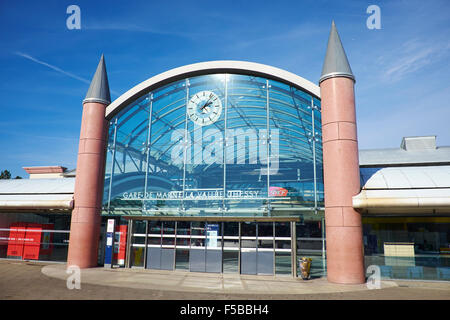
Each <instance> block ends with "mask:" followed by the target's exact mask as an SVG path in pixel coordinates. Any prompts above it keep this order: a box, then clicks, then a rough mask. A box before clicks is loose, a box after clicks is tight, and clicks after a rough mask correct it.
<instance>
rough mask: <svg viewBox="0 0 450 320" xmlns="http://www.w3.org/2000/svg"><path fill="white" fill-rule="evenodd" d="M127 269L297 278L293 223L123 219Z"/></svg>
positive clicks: (283, 220)
mask: <svg viewBox="0 0 450 320" xmlns="http://www.w3.org/2000/svg"><path fill="white" fill-rule="evenodd" d="M126 218H127V219H128V220H129V223H128V239H129V240H128V241H127V243H128V248H127V249H128V250H127V259H126V260H127V261H126V266H127V267H131V268H144V269H156V270H184V271H191V272H213V273H237V274H252V275H291V276H293V275H295V274H296V263H295V261H296V251H297V250H296V241H295V222H296V221H298V220H299V219H298V218H296V217H288V218H285V217H283V218H258V219H255V218H253V217H252V218H239V219H237V218H227V219H224V218H222V219H218V218H213V219H212V218H206V217H198V218H197V217H177V218H175V219H174V218H171V219H169V217H165V218H161V217H142V216H140V217H126Z"/></svg>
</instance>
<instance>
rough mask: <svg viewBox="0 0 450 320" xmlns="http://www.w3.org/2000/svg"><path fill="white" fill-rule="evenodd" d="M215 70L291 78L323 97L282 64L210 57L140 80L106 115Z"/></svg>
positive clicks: (290, 81) (299, 85)
mask: <svg viewBox="0 0 450 320" xmlns="http://www.w3.org/2000/svg"><path fill="white" fill-rule="evenodd" d="M212 73H240V74H248V75H255V76H261V77H265V78H269V79H274V80H278V81H282V82H287V83H288V84H292V85H294V86H295V87H299V88H301V89H303V90H305V91H307V92H308V93H310V94H312V95H314V96H316V97H317V98H320V88H319V86H317V85H316V84H314V83H312V82H311V81H308V80H306V79H304V78H302V77H300V76H298V75H296V74H293V73H291V72H288V71H285V70H282V69H279V68H275V67H271V66H268V65H265V64H260V63H255V62H248V61H234V60H221V61H207V62H200V63H194V64H189V65H185V66H182V67H178V68H175V69H171V70H169V71H166V72H163V73H160V74H158V75H156V76H154V77H151V78H149V79H147V80H145V81H143V82H141V83H139V84H138V85H136V86H134V87H133V88H131V89H130V90H128V91H127V92H125V93H124V94H122V95H121V96H120V97H118V98H117V99H116V100H114V101H113V102H112V103H111V104H110V105H109V106H108V107H107V108H106V112H105V117H106V118H107V119H111V118H112V117H113V116H114V115H115V114H116V113H118V112H119V111H120V110H122V108H124V107H125V106H127V105H128V103H130V102H131V101H133V100H134V99H136V98H138V97H140V96H142V95H143V94H145V93H147V92H150V91H152V90H154V89H156V88H158V87H160V86H163V85H165V84H168V83H171V82H173V81H176V80H179V79H183V78H187V77H191V76H198V75H204V74H212Z"/></svg>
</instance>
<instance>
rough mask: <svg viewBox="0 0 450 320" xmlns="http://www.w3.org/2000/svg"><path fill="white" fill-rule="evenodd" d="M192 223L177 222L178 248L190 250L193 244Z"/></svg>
mask: <svg viewBox="0 0 450 320" xmlns="http://www.w3.org/2000/svg"><path fill="white" fill-rule="evenodd" d="M190 234H191V223H190V222H185V221H179V222H177V247H183V248H184V249H186V248H189V246H190V243H191V237H190Z"/></svg>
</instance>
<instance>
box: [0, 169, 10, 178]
mask: <svg viewBox="0 0 450 320" xmlns="http://www.w3.org/2000/svg"><path fill="white" fill-rule="evenodd" d="M0 179H11V172H9V171H8V170H3V171H2V172H1V173H0Z"/></svg>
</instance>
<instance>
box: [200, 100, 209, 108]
mask: <svg viewBox="0 0 450 320" xmlns="http://www.w3.org/2000/svg"><path fill="white" fill-rule="evenodd" d="M210 104H211V101H209V100H208V101H207V102H206V103H205V105H204V106H203V107H201V108H200V110H203V109H205V108H206V107H207V106H209V105H210Z"/></svg>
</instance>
